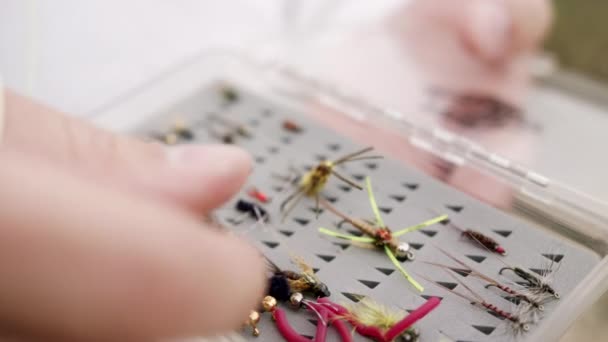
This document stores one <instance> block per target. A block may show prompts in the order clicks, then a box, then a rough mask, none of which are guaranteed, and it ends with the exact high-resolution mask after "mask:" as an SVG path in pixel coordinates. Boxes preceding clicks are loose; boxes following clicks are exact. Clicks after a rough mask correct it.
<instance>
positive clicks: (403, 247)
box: [319, 177, 448, 292]
mask: <svg viewBox="0 0 608 342" xmlns="http://www.w3.org/2000/svg"><path fill="white" fill-rule="evenodd" d="M365 182H366V186H367V193H368V197H369V201H370V205H371V207H372V211H373V212H374V215H375V219H376V222H375V223H368V222H364V221H362V220H358V219H354V218H351V217H349V216H347V215H345V214H343V213H342V212H340V211H339V210H338V209H336V208H334V207H333V206H332V205H330V204H329V203H327V201H322V203H323V206H324V207H325V208H327V209H328V210H329V211H331V212H332V213H334V214H335V215H336V216H338V217H340V218H341V219H343V220H344V221H346V222H348V223H350V224H351V225H352V226H353V227H355V228H357V229H358V230H360V231H361V232H362V233H363V234H365V235H366V236H352V235H346V234H342V233H339V232H336V231H333V230H329V229H326V228H323V227H321V228H319V232H320V233H322V234H325V235H329V236H332V237H336V238H341V239H346V240H350V241H352V242H355V243H359V244H367V245H370V246H375V247H377V248H381V249H384V251H385V253H386V255H387V256H388V257H389V259H390V260H391V262H392V263H393V264H394V265H395V267H397V269H398V270H399V271H400V272H401V274H403V276H404V277H405V279H407V280H408V281H409V282H410V284H412V286H414V287H415V288H416V289H417V290H418V291H420V292H422V291H424V288H423V287H422V285H420V284H419V283H418V282H417V281H416V280H415V279H414V278H412V277H411V276H410V275H409V274H408V273H407V271H406V270H405V269H404V268H403V267H402V266H401V264H400V263H399V260H398V259H397V258H403V259H405V260H413V259H414V252H413V251H412V248H411V246H410V245H409V244H408V243H407V242H405V241H399V240H398V239H397V238H398V237H400V236H402V235H405V234H407V233H410V232H413V231H416V230H419V229H422V228H425V227H428V226H430V225H433V224H435V223H438V222H441V221H443V220H445V219H447V218H448V216H447V215H442V216H439V217H436V218H433V219H431V220H428V221H425V222H422V223H420V224H417V225H415V226H412V227H408V228H405V229H401V230H399V231H396V232H393V231H392V230H391V229H390V228H389V227H388V226H386V225H385V224H384V221H383V220H382V216H381V215H380V210H379V209H378V205H377V203H376V199H375V197H374V193H373V191H372V184H371V180H370V179H369V177H367V178H366V179H365Z"/></svg>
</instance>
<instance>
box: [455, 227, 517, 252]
mask: <svg viewBox="0 0 608 342" xmlns="http://www.w3.org/2000/svg"><path fill="white" fill-rule="evenodd" d="M447 225H448V226H450V227H452V228H454V229H456V230H458V231H459V232H460V233H461V235H462V236H463V237H466V238H467V239H469V240H471V241H472V242H474V243H476V244H478V245H481V247H483V248H485V249H487V250H489V251H491V252H494V253H497V254H500V255H502V256H506V255H507V251H506V250H505V248H504V247H502V246H501V245H500V244H499V243H498V242H497V241H496V240H494V239H493V238H491V237H489V236H487V235H485V234H483V233H481V232H478V231H476V230H473V229H464V228H462V227H460V226H458V225H456V224H454V223H452V221H450V220H447Z"/></svg>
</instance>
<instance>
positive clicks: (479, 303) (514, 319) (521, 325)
mask: <svg viewBox="0 0 608 342" xmlns="http://www.w3.org/2000/svg"><path fill="white" fill-rule="evenodd" d="M446 273H447V274H448V275H449V276H450V277H452V279H454V280H455V281H456V282H458V284H460V285H462V287H464V288H465V289H466V290H467V292H468V294H464V293H461V292H458V291H456V290H454V289H451V288H448V287H445V286H443V285H441V284H440V283H438V282H436V281H434V280H430V279H428V278H426V277H424V276H421V277H422V278H423V279H425V280H426V281H428V282H430V283H432V284H434V285H436V286H438V287H440V288H442V289H444V290H447V291H449V292H451V293H453V294H455V295H456V296H458V297H460V298H463V299H465V300H467V301H468V302H469V303H471V304H472V305H473V306H475V307H478V308H482V309H484V310H487V311H488V312H490V313H492V314H493V315H494V316H496V317H497V318H499V319H506V320H507V321H509V322H510V323H511V326H512V328H513V330H514V332H515V333H523V332H527V331H529V330H530V323H529V322H528V320H527V315H526V311H522V313H521V314H515V313H511V312H508V311H505V310H502V309H500V308H498V307H497V306H496V305H494V304H491V303H489V302H487V301H486V300H485V299H483V297H482V296H481V295H479V294H478V293H476V292H475V291H473V289H471V288H470V287H469V286H467V285H466V284H465V283H463V282H462V281H460V280H459V279H458V278H456V276H454V275H453V274H452V273H450V272H447V271H446Z"/></svg>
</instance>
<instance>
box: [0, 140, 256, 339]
mask: <svg viewBox="0 0 608 342" xmlns="http://www.w3.org/2000/svg"><path fill="white" fill-rule="evenodd" d="M0 165H2V168H0V188H1V189H2V191H1V192H0V272H1V274H2V277H0V326H2V328H3V332H7V331H9V332H16V333H21V334H33V335H36V336H42V337H49V338H48V339H50V337H52V338H57V339H69V340H81V341H83V340H84V341H91V340H96V341H97V340H102V341H126V340H138V341H140V340H145V341H148V340H153V339H154V338H158V337H169V336H187V335H204V334H212V333H218V332H222V331H226V330H228V329H234V328H236V327H238V326H239V324H240V323H241V322H242V321H243V318H244V317H246V315H247V313H248V310H249V309H251V308H253V307H255V306H256V303H259V299H260V298H261V295H262V293H263V287H264V271H263V270H264V266H263V262H262V260H261V257H260V255H259V254H258V252H257V251H256V250H255V249H253V248H252V247H250V246H249V245H247V244H246V243H244V242H243V241H241V240H239V239H237V238H235V237H233V236H231V235H228V234H224V233H221V232H218V231H214V230H209V229H204V227H201V225H200V224H199V223H198V221H197V219H196V218H195V217H193V216H189V215H186V214H185V213H184V212H183V211H174V210H171V209H170V208H168V207H166V206H163V205H161V204H160V203H158V202H155V201H147V200H144V199H142V198H141V197H140V196H136V195H134V194H132V193H130V192H125V193H121V192H118V191H115V190H112V189H108V188H107V187H104V186H101V185H97V184H94V183H89V182H87V181H85V180H84V179H82V178H78V177H74V176H73V175H67V174H65V173H63V171H62V170H58V169H53V168H51V167H50V166H47V165H45V164H43V163H41V162H39V161H32V160H25V159H23V158H20V157H16V156H15V155H12V154H9V153H8V152H6V151H3V152H0ZM46 339H47V338H45V340H46Z"/></svg>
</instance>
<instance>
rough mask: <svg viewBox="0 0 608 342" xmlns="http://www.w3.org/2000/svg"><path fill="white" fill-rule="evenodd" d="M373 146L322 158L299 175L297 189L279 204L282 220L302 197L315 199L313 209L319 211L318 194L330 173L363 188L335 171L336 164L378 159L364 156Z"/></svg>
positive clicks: (378, 157) (361, 188)
mask: <svg viewBox="0 0 608 342" xmlns="http://www.w3.org/2000/svg"><path fill="white" fill-rule="evenodd" d="M373 149H374V148H373V147H366V148H364V149H362V150H360V151H356V152H353V153H350V154H347V155H345V156H343V157H341V158H338V159H336V160H333V161H330V160H324V161H322V162H321V163H319V164H318V165H317V166H315V167H314V168H313V169H312V170H310V171H308V172H307V173H305V174H304V176H302V177H301V179H300V182H299V184H298V185H297V186H298V188H297V190H296V191H295V192H294V193H292V194H291V195H289V196H288V197H287V198H286V199H285V200H284V201H283V202H282V203H281V206H280V209H281V212H282V213H283V220H285V218H286V217H287V215H289V213H290V212H291V211H292V210H293V209H294V208H295V206H296V205H297V204H298V203H299V202H300V200H301V199H302V197H304V196H306V197H311V198H314V199H315V203H316V205H315V209H316V211H317V213H318V212H319V200H320V196H319V194H320V193H321V191H322V190H323V188H324V187H325V184H327V181H328V180H329V177H330V176H331V175H334V176H336V178H338V179H340V180H341V181H343V182H345V183H346V184H348V185H350V186H352V187H355V188H357V189H359V190H363V187H362V186H360V185H359V184H357V183H356V182H354V181H352V180H350V179H348V178H347V177H345V176H343V175H342V174H340V173H339V172H338V171H336V166H338V165H341V164H344V163H348V162H353V161H359V160H369V159H380V158H382V156H366V155H365V154H366V153H368V152H370V151H372V150H373Z"/></svg>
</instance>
